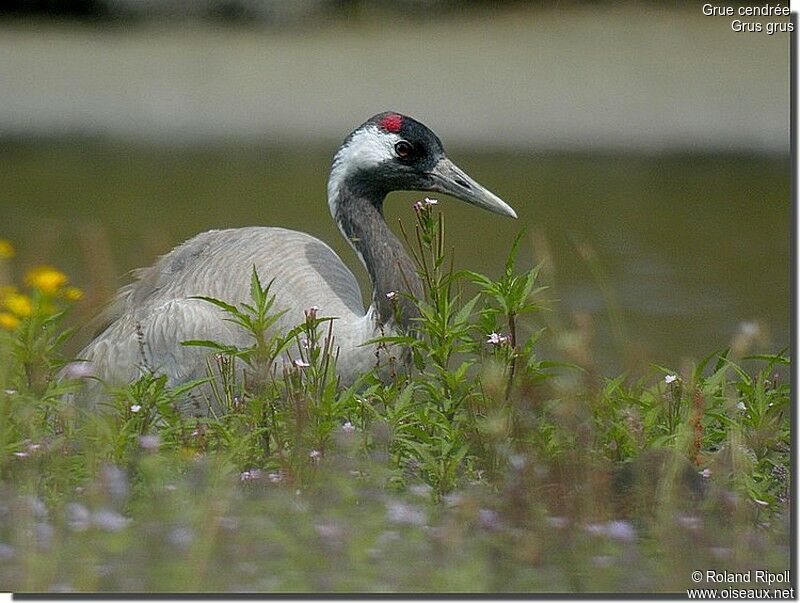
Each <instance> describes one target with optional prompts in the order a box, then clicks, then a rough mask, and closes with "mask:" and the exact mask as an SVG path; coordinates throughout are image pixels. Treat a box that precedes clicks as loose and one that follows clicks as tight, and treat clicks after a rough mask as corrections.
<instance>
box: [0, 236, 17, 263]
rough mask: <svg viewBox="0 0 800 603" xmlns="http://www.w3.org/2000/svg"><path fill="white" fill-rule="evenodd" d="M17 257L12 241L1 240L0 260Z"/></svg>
mask: <svg viewBox="0 0 800 603" xmlns="http://www.w3.org/2000/svg"><path fill="white" fill-rule="evenodd" d="M14 255H15V252H14V246H13V245H12V244H11V242H10V241H6V240H5V239H0V260H7V259H8V258H13V257H14Z"/></svg>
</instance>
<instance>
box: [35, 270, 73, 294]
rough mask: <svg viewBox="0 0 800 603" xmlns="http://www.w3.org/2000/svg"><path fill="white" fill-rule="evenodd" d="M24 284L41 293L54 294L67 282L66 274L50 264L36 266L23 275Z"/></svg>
mask: <svg viewBox="0 0 800 603" xmlns="http://www.w3.org/2000/svg"><path fill="white" fill-rule="evenodd" d="M25 284H26V285H28V286H29V287H33V288H35V289H39V291H41V292H42V293H49V294H51V295H54V294H56V293H58V291H59V289H61V287H63V286H64V285H66V284H67V275H66V274H64V273H63V272H60V271H58V270H56V269H55V268H51V267H50V266H37V267H36V268H32V269H31V270H29V271H28V274H26V275H25Z"/></svg>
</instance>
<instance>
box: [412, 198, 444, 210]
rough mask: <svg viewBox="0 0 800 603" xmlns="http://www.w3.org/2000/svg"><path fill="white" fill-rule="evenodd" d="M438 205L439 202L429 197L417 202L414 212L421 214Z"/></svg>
mask: <svg viewBox="0 0 800 603" xmlns="http://www.w3.org/2000/svg"><path fill="white" fill-rule="evenodd" d="M438 204H439V201H438V200H436V199H430V198H428V197H425V198H424V199H423V200H422V201H417V202H416V203H414V206H413V207H414V211H415V212H417V213H419V212H421V211H422V210H427V209H430V208H431V207H433V206H434V205H438Z"/></svg>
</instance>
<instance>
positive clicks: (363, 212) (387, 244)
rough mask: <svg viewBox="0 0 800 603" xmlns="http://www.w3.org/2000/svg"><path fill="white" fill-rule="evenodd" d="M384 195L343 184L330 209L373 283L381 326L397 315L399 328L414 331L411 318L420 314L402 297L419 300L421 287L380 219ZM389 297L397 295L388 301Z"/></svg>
mask: <svg viewBox="0 0 800 603" xmlns="http://www.w3.org/2000/svg"><path fill="white" fill-rule="evenodd" d="M385 196H386V193H385V192H383V191H368V190H361V191H359V192H356V191H355V190H354V189H353V188H352V187H350V186H348V184H347V183H343V184H342V185H341V186H340V187H339V189H338V191H337V192H336V199H335V200H334V201H335V202H334V203H331V206H332V207H334V208H335V216H334V217H335V219H336V222H337V223H338V224H339V228H340V229H341V231H342V234H344V236H345V238H346V239H347V240H348V241H349V242H350V244H351V245H352V246H353V247H354V248H355V250H356V252H357V253H358V255H359V257H360V258H361V261H362V262H363V263H364V266H365V267H366V268H367V272H369V276H370V279H371V280H372V305H373V307H374V308H375V309H376V310H377V312H378V316H379V319H380V323H381V324H382V325H384V324H387V323H388V322H390V321H393V320H394V318H395V312H396V311H398V312H397V313H398V314H399V317H398V318H399V325H398V326H400V327H401V328H403V329H404V330H407V329H409V327H411V328H413V323H412V322H411V318H413V317H415V316H418V315H419V312H418V311H417V308H416V306H415V304H414V303H413V302H411V301H410V300H408V299H406V298H405V297H404V296H403V295H402V294H403V293H410V294H412V295H414V296H415V297H417V298H420V297H421V296H422V283H421V282H420V280H419V277H418V276H417V272H416V269H415V267H414V263H413V261H412V260H411V258H410V257H409V255H408V252H407V251H406V250H405V247H403V244H402V243H401V242H400V241H399V240H398V238H397V237H396V236H395V235H394V233H393V232H392V231H391V230H390V229H389V227H388V225H387V224H386V220H385V219H384V217H383V199H384V197H385ZM388 293H396V294H397V295H396V296H395V298H394V299H393V300H392V299H389V298H388V297H387V294H388Z"/></svg>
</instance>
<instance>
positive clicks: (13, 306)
mask: <svg viewBox="0 0 800 603" xmlns="http://www.w3.org/2000/svg"><path fill="white" fill-rule="evenodd" d="M3 304H4V305H5V307H6V308H7V309H8V310H10V311H11V312H12V313H13V314H16V315H17V316H20V317H25V316H30V315H31V312H32V311H33V308H32V306H31V299H30V298H29V297H28V296H27V295H22V294H21V293H12V294H11V295H7V296H6V297H5V299H4V300H3Z"/></svg>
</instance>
